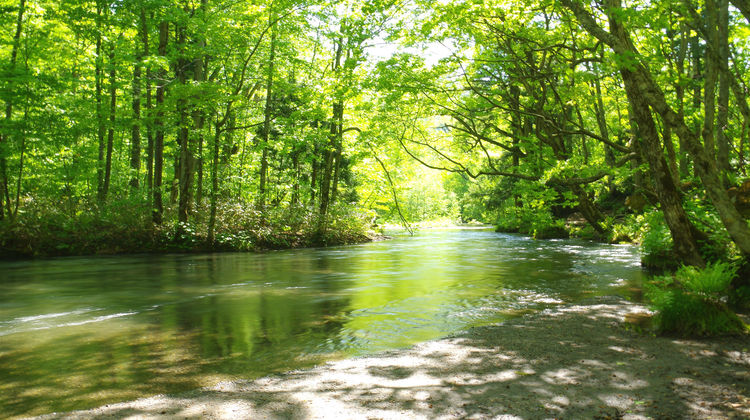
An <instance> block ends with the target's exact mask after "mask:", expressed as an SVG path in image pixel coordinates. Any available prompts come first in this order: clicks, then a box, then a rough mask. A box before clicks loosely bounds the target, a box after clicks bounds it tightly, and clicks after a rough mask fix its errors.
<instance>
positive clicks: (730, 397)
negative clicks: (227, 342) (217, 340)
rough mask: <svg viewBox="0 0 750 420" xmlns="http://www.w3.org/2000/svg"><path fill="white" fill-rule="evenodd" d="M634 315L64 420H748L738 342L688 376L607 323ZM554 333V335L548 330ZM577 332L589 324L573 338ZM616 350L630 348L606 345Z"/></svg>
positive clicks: (459, 343) (674, 352)
mask: <svg viewBox="0 0 750 420" xmlns="http://www.w3.org/2000/svg"><path fill="white" fill-rule="evenodd" d="M632 307H633V305H632V304H627V303H624V302H620V303H616V302H613V301H610V302H609V303H606V304H597V305H593V306H587V307H584V306H577V307H565V308H560V311H557V312H545V313H544V314H542V315H538V316H530V317H526V318H524V319H517V320H512V321H508V322H506V323H505V324H504V325H499V326H491V327H479V328H475V329H472V330H469V331H467V332H466V333H464V334H461V335H460V336H457V337H454V338H447V339H442V340H437V341H430V342H426V343H422V344H418V345H415V346H414V347H412V348H410V349H407V350H403V351H397V352H387V353H383V354H381V355H378V356H374V357H363V358H353V359H346V360H339V361H335V362H329V363H328V364H326V365H323V366H320V367H317V368H314V369H311V370H306V371H294V372H290V373H287V374H284V375H278V376H270V377H265V378H261V379H257V380H250V381H234V382H221V383H219V384H218V385H216V386H214V387H212V388H208V389H204V390H202V391H196V392H193V393H189V394H185V395H183V396H176V397H158V398H154V399H144V400H139V401H136V402H132V403H122V404H117V405H112V406H108V407H102V408H100V409H97V410H93V411H89V412H79V413H76V414H75V415H74V416H73V417H72V418H90V417H96V416H115V417H121V415H122V417H126V416H127V415H131V414H132V413H133V412H138V413H141V414H143V415H152V414H153V415H157V416H158V415H170V416H182V417H188V418H197V417H213V418H233V417H234V418H238V417H246V418H250V417H252V418H264V417H268V418H289V419H308V418H366V417H370V418H383V419H458V418H488V417H493V418H544V417H558V416H559V417H564V418H592V417H601V418H606V417H610V418H619V417H622V418H629V419H640V418H659V417H665V416H666V417H669V418H705V419H709V418H710V419H713V418H723V414H721V413H734V414H733V415H735V416H737V417H746V416H747V415H750V411H749V410H750V405H748V404H747V403H748V399H747V385H748V383H749V382H750V381H748V379H749V378H748V372H747V369H746V365H747V353H746V350H743V348H742V345H743V342H742V341H741V340H739V341H737V340H735V341H731V340H729V341H726V342H722V343H719V344H713V343H704V345H702V346H700V355H701V357H705V358H710V359H711V360H712V362H711V364H709V365H705V364H704V365H700V366H695V367H690V362H689V360H690V356H689V354H688V353H684V352H682V351H681V350H682V349H683V347H690V342H689V341H675V340H670V339H665V338H656V337H650V336H639V335H635V334H634V333H632V332H631V331H628V330H626V329H624V328H623V327H621V326H620V323H621V322H622V320H623V319H624V318H620V319H619V320H615V319H613V318H612V314H620V313H622V314H624V313H627V310H629V309H633V308H632ZM636 309H637V308H636ZM550 322H553V323H555V329H553V330H550V329H549V327H548V326H549V323H550ZM582 323H589V324H587V327H586V328H580V326H581V324H582ZM521 326H523V328H519V327H521ZM613 339H617V340H618V341H620V342H627V343H628V345H627V346H625V345H622V344H618V345H611V344H610V343H611V342H612V340H613ZM694 351H695V350H694ZM714 363H722V364H732V366H728V369H730V370H732V371H735V372H736V374H735V375H734V376H732V377H727V375H718V374H716V372H715V370H706V369H707V368H706V366H714ZM675 367H677V368H675ZM645 375H648V376H647V377H646V376H645ZM647 378H648V379H647ZM144 413H146V414H144ZM148 413H150V414H148Z"/></svg>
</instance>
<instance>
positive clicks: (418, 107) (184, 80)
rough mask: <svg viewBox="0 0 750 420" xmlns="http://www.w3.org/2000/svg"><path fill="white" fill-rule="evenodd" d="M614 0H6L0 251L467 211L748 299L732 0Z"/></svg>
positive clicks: (740, 56)
mask: <svg viewBox="0 0 750 420" xmlns="http://www.w3.org/2000/svg"><path fill="white" fill-rule="evenodd" d="M626 3H627V4H623V3H622V2H621V1H620V0H602V1H597V2H591V3H586V2H579V1H577V0H562V1H559V2H555V1H541V2H538V1H534V2H531V1H512V2H510V1H502V0H497V1H489V2H475V1H451V2H447V1H427V0H408V1H390V0H388V1H380V0H379V1H366V2H365V1H357V0H350V1H345V2H325V1H323V2H321V1H304V0H303V1H299V0H274V1H262V0H259V1H256V2H246V1H233V0H227V1H215V0H180V1H177V0H114V1H113V0H89V1H79V0H54V1H52V0H49V1H48V0H13V1H11V0H3V1H2V3H0V19H2V27H3V28H4V30H3V31H2V33H0V37H1V38H0V57H1V58H0V64H1V66H2V69H1V72H2V73H0V74H1V75H2V77H1V78H0V83H2V93H1V94H0V97H1V99H2V102H3V105H4V113H3V115H2V123H1V125H0V198H2V199H1V200H0V254H2V255H3V256H5V257H23V256H45V255H47V256H50V255H80V254H98V253H123V252H143V251H165V250H167V251H170V250H171V251H175V250H178V251H180V250H253V249H268V248H286V247H296V246H309V245H321V244H322V245H325V244H339V243H350V242H358V241H362V240H366V239H367V237H368V235H372V231H373V229H377V226H382V225H383V224H384V223H398V224H403V225H404V226H405V227H407V228H408V229H411V225H412V224H414V223H417V222H430V221H431V222H433V223H465V222H475V221H476V222H481V223H490V224H494V225H496V226H497V227H498V229H499V230H502V231H506V232H520V233H524V234H528V235H531V236H533V237H535V238H539V239H542V238H555V237H568V236H576V237H582V238H587V239H595V240H598V241H603V242H610V243H619V242H636V243H640V244H641V247H642V252H643V257H642V258H643V263H644V265H646V266H648V267H652V268H655V269H660V270H663V269H668V270H674V269H677V268H679V267H680V266H682V265H685V266H692V267H697V268H702V267H706V266H709V267H716V266H717V264H718V265H721V266H720V267H719V268H720V269H721V270H725V271H727V270H728V271H727V273H728V272H732V273H733V274H732V276H731V277H732V278H734V281H733V284H732V289H733V290H734V292H735V295H736V296H737V298H738V299H739V300H748V298H750V287H749V285H748V280H747V279H748V278H750V276H749V275H747V273H748V263H747V258H748V255H750V225H749V224H748V216H750V181H748V177H747V165H748V162H747V161H748V159H749V158H750V156H749V154H748V152H749V151H750V144H749V142H748V132H749V131H750V127H748V122H749V121H750V105H749V104H748V83H749V82H750V80H749V79H750V72H749V71H748V65H750V61H749V60H750V56H749V54H750V48H748V47H749V46H748V39H749V38H748V35H749V34H750V6H749V5H748V3H747V1H746V0H732V1H728V0H707V1H672V0H662V1H656V2H647V1H633V2H626ZM721 270H719V271H721ZM738 270H739V273H738V272H737V271H738ZM743 279H744V280H743Z"/></svg>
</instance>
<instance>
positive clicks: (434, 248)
mask: <svg viewBox="0 0 750 420" xmlns="http://www.w3.org/2000/svg"><path fill="white" fill-rule="evenodd" d="M640 280H641V269H640V265H639V257H638V254H637V249H636V248H635V247H633V246H627V245H602V244H594V243H588V242H584V241H575V240H558V241H535V240H532V239H529V238H525V237H522V236H516V235H507V234H500V233H495V232H492V231H488V230H447V231H426V232H421V233H419V234H418V235H417V236H416V237H414V238H409V237H397V238H395V239H393V240H389V241H384V242H377V243H370V244H363V245H356V246H347V247H336V248H327V249H305V250H293V251H278V252H270V253H266V254H240V253H236V254H235V253H231V254H203V255H160V256H124V257H123V256H119V257H89V258H61V259H52V260H42V261H23V262H5V263H0V417H9V416H19V415H32V414H43V413H48V412H53V411H68V410H74V409H82V408H90V407H94V406H99V405H101V404H105V403H110V402H116V401H123V400H129V399H133V398H138V397H142V396H147V395H153V394H157V393H172V392H179V391H183V390H188V389H193V388H198V387H201V386H206V385H211V384H213V383H215V382H217V381H219V380H223V379H232V378H250V377H257V376H262V375H267V374H271V373H274V372H281V371H286V370H290V369H297V368H304V367H308V366H311V365H313V364H315V363H319V362H320V361H322V360H326V359H330V358H336V357H348V356H352V355H361V354H366V353H372V352H377V351H381V350H385V349H393V348H399V347H404V346H408V345H410V344H413V343H416V342H419V341H424V340H429V339H433V338H437V337H441V336H445V335H448V334H451V333H454V332H457V331H459V330H461V329H465V328H469V327H472V326H479V325H486V324H491V323H496V322H499V321H502V320H504V319H507V318H508V317H512V316H518V315H519V314H523V313H527V312H529V311H534V310H540V309H543V308H546V307H549V306H552V305H557V304H561V303H568V302H574V301H576V300H580V299H582V298H586V297H591V296H596V295H611V294H618V295H621V296H624V297H630V298H632V297H633V296H632V295H633V294H634V293H637V287H638V286H639V285H640Z"/></svg>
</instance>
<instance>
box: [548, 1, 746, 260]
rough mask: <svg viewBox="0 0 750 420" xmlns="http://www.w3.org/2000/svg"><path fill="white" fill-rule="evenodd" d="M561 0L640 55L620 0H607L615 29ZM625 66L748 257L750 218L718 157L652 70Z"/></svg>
mask: <svg viewBox="0 0 750 420" xmlns="http://www.w3.org/2000/svg"><path fill="white" fill-rule="evenodd" d="M560 1H561V3H563V4H564V5H565V7H567V8H568V9H570V10H571V11H573V13H574V14H575V15H576V17H577V18H578V21H579V24H581V25H582V26H583V27H584V29H586V30H587V31H588V32H589V33H590V34H591V35H593V36H594V37H596V38H598V39H599V40H600V41H602V42H604V43H606V44H608V45H609V46H610V47H611V48H612V49H613V50H614V52H615V54H622V55H635V56H636V57H637V56H639V54H638V51H637V50H636V48H635V46H634V44H633V42H632V40H631V39H630V35H629V33H628V32H627V31H626V30H625V29H624V28H623V27H622V26H621V25H620V24H619V22H618V19H617V17H616V16H615V14H616V13H617V11H618V9H620V7H621V6H620V2H619V0H609V1H607V3H608V8H607V11H608V13H610V16H609V20H610V28H612V33H609V32H606V31H604V30H603V29H602V28H601V27H599V25H598V24H597V23H596V21H595V20H594V18H593V17H592V16H591V15H590V14H589V13H588V12H587V11H586V10H585V9H584V8H583V6H582V5H581V4H579V3H576V2H574V1H573V0H560ZM623 70H624V71H627V72H628V73H630V77H631V80H630V84H631V88H632V89H633V92H634V94H636V95H637V97H639V98H640V99H642V100H643V101H644V102H645V103H646V104H647V105H650V106H651V107H652V108H653V109H654V110H655V111H656V112H657V113H658V114H659V115H661V117H662V119H663V120H664V122H665V124H669V125H670V126H671V127H672V130H673V131H674V133H675V134H677V136H678V137H680V138H681V139H682V140H683V142H684V144H685V146H686V147H687V149H688V151H689V152H690V155H691V157H692V158H693V160H694V166H695V171H696V173H697V174H698V176H699V177H700V178H701V181H702V182H703V185H704V187H705V189H706V193H707V194H708V197H709V199H710V200H711V202H712V204H713V205H714V207H715V208H716V211H717V212H718V213H719V217H720V218H721V221H722V223H723V224H724V227H725V228H726V230H727V232H728V233H729V236H730V237H731V238H732V240H733V241H734V243H735V244H736V245H737V247H738V248H739V250H740V252H742V254H744V255H745V256H746V257H747V256H750V227H748V225H747V222H746V221H745V219H744V218H743V217H742V215H740V213H739V211H738V210H737V208H736V207H735V206H734V204H733V203H732V201H731V200H730V198H729V194H728V193H727V190H726V189H725V188H724V186H723V184H722V182H721V178H720V176H719V170H718V168H717V166H716V161H715V160H713V159H711V158H710V156H709V154H708V153H707V152H706V150H705V148H704V147H703V145H702V144H701V141H700V137H699V136H698V135H697V134H696V133H695V132H693V131H692V130H691V129H690V128H689V127H688V126H687V124H686V123H685V121H684V119H683V118H681V116H680V115H678V114H677V113H676V112H674V110H672V108H671V107H670V106H669V103H668V102H667V100H666V98H665V96H664V93H663V92H662V91H661V89H660V87H659V86H658V85H657V84H656V82H655V81H654V79H653V77H652V75H651V73H650V72H649V71H648V70H647V69H646V68H645V67H644V66H643V65H642V64H640V63H635V64H634V65H629V66H628V68H626V69H622V70H621V71H623Z"/></svg>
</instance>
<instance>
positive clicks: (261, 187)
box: [257, 12, 276, 212]
mask: <svg viewBox="0 0 750 420" xmlns="http://www.w3.org/2000/svg"><path fill="white" fill-rule="evenodd" d="M269 20H270V21H271V22H273V20H274V14H273V12H271V14H270V16H269ZM275 60H276V25H275V24H271V51H270V53H269V56H268V73H267V74H266V106H265V110H264V112H263V133H262V138H261V144H260V147H261V150H262V152H261V159H260V181H259V183H258V201H257V206H258V209H260V211H261V212H263V211H264V210H265V208H266V178H267V177H268V147H269V139H270V134H271V111H272V110H271V107H272V106H273V104H272V100H273V76H274V74H273V69H274V61H275Z"/></svg>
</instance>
